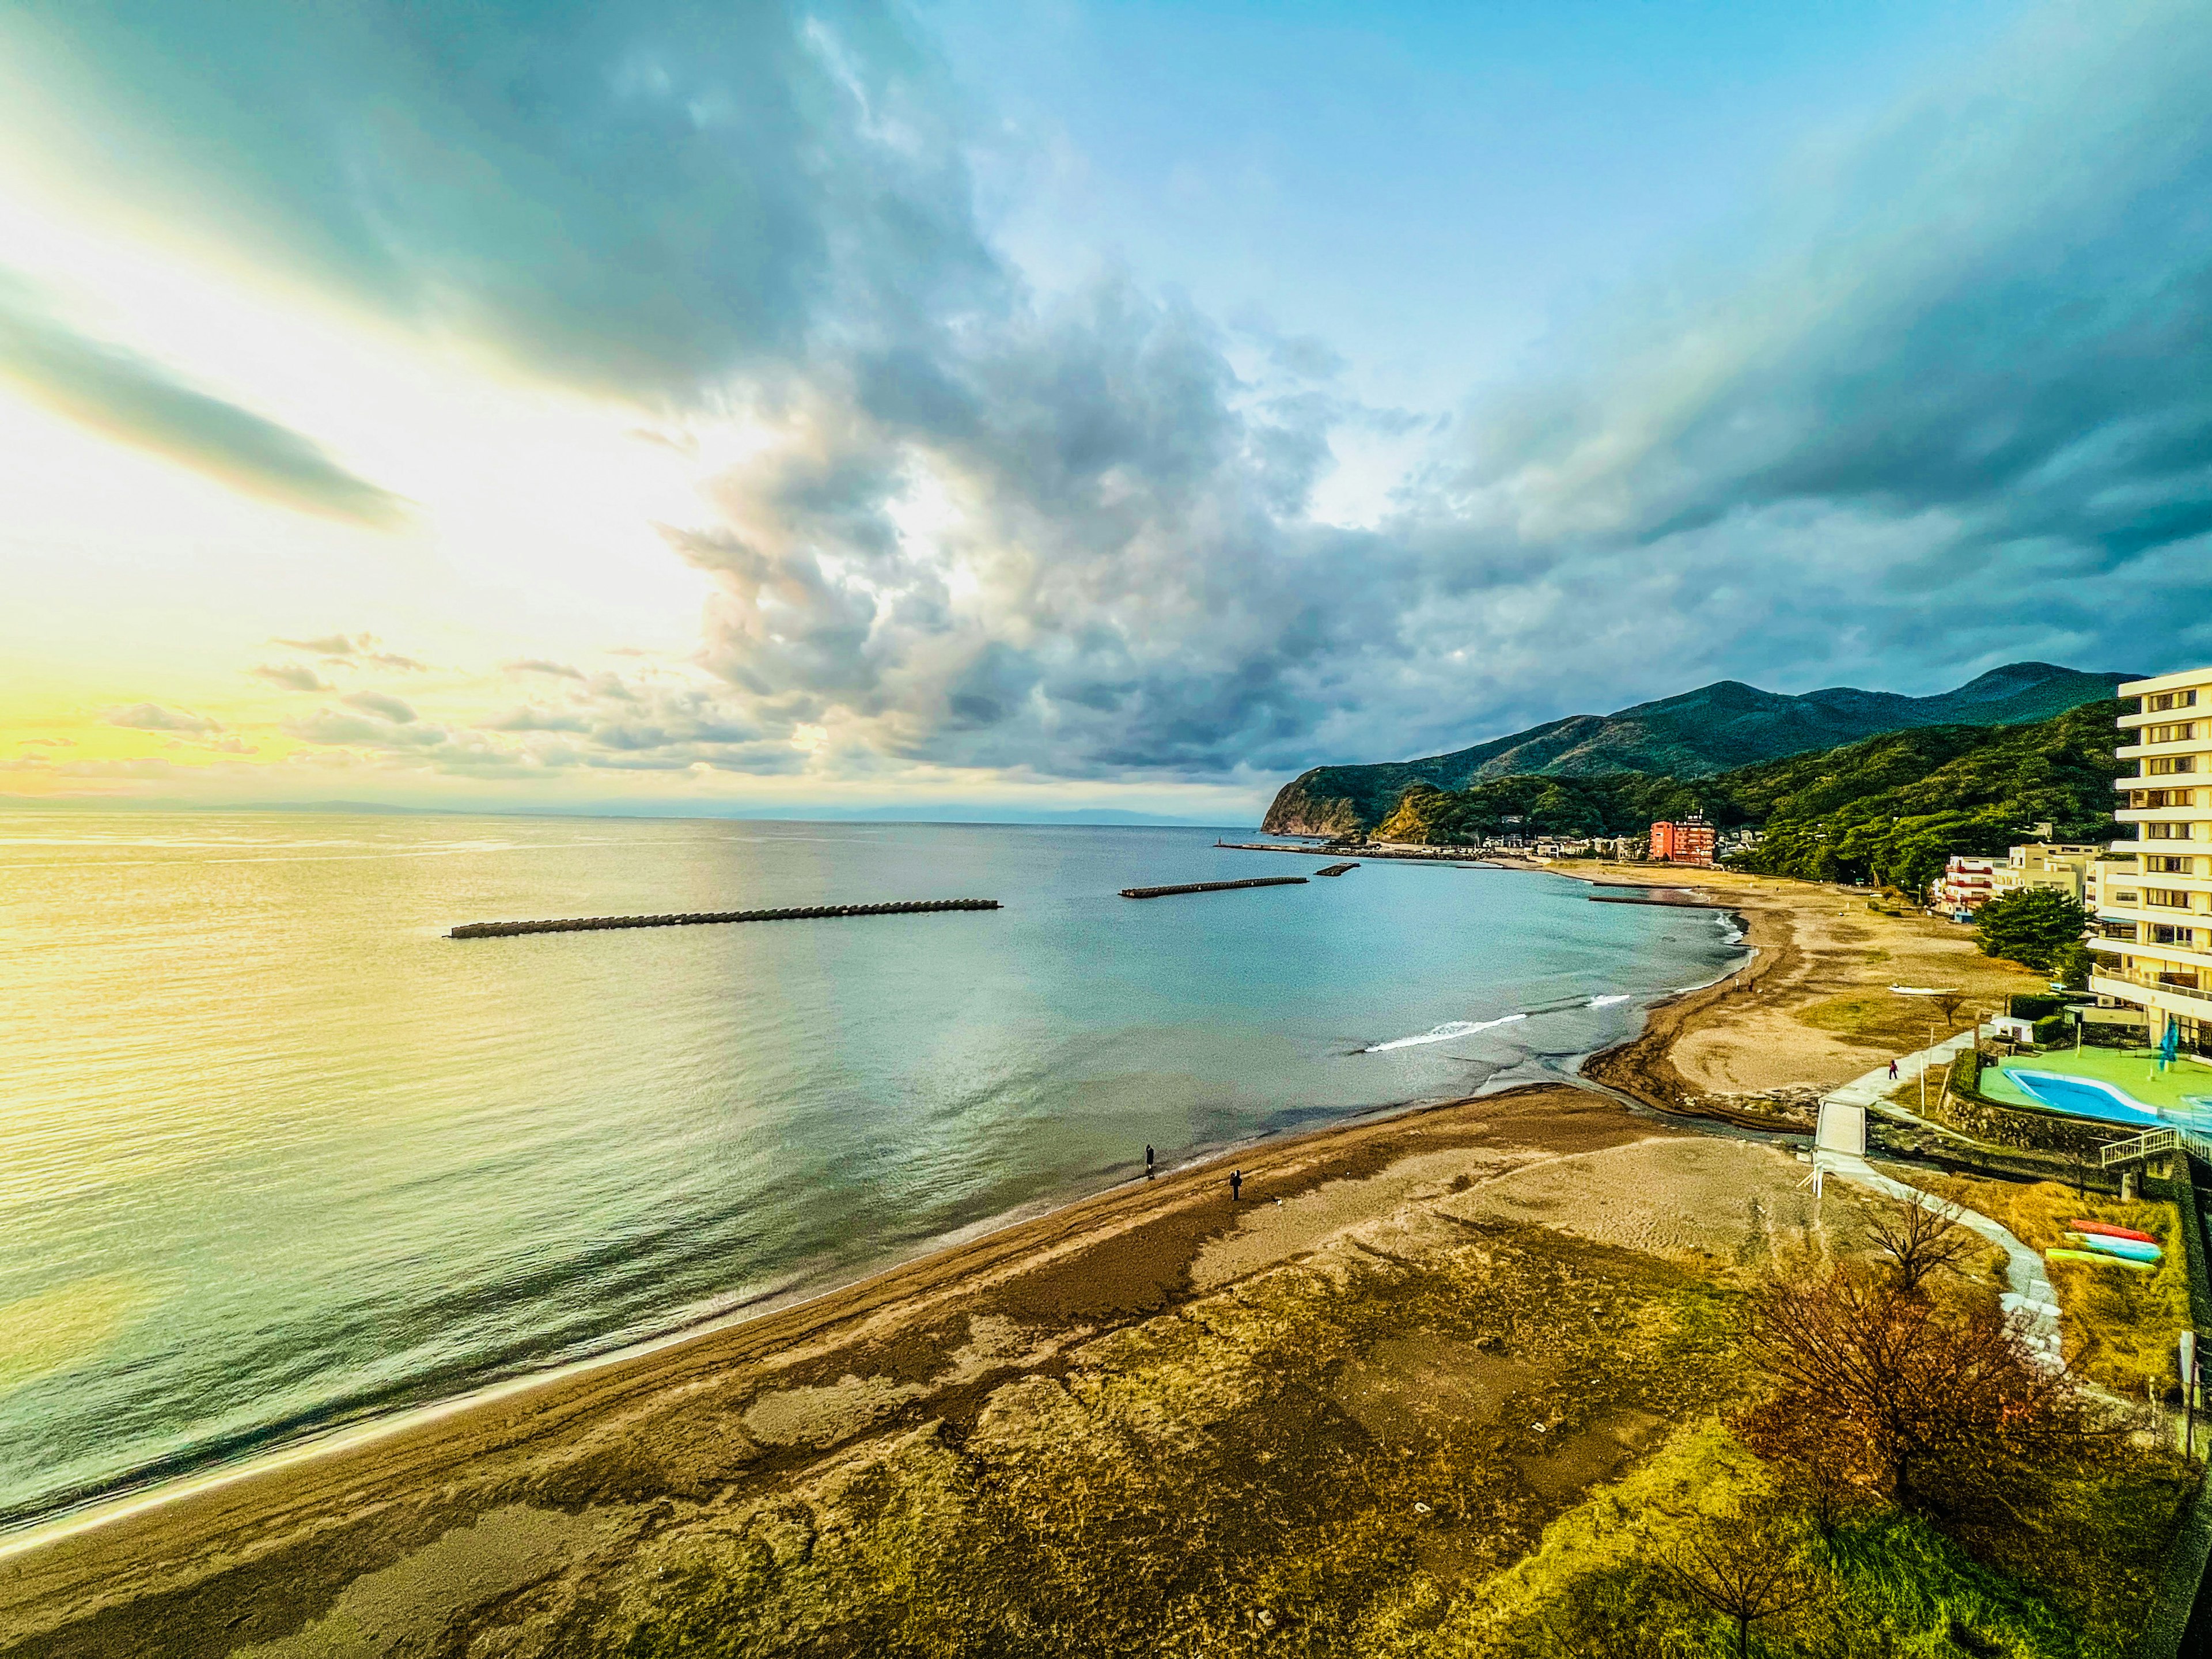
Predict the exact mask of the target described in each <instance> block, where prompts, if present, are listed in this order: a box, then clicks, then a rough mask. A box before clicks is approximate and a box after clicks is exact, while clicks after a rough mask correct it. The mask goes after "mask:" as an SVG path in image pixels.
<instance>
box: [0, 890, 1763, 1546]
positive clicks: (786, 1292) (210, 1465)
mask: <svg viewBox="0 0 2212 1659" xmlns="http://www.w3.org/2000/svg"><path fill="white" fill-rule="evenodd" d="M1251 850H1274V849H1258V848H1255V849H1251ZM1280 850H1285V851H1291V850H1298V851H1303V850H1304V849H1292V848H1284V849H1280ZM1407 861H1426V862H1443V860H1442V859H1419V860H1417V859H1413V858H1410V857H1409V858H1408V860H1407ZM1459 867H1463V868H1470V869H1501V870H1502V869H1521V870H1522V871H1523V872H1526V873H1534V874H1540V875H1541V874H1555V875H1565V876H1566V877H1567V878H1568V879H1571V880H1575V881H1581V882H1583V883H1585V884H1591V885H1601V886H1626V885H1635V884H1633V883H1620V882H1613V881H1600V880H1598V879H1597V878H1592V877H1587V876H1583V875H1581V874H1579V873H1570V872H1565V871H1557V870H1551V869H1548V868H1547V867H1546V866H1540V865H1534V864H1527V863H1521V864H1510V863H1509V864H1486V863H1472V864H1464V865H1462V866H1459ZM1657 890H1661V891H1668V892H1677V891H1680V889H1679V888H1675V887H1668V888H1663V889H1657ZM1628 902H1637V901H1628ZM1644 902H1669V903H1679V904H1680V908H1699V909H1715V910H1722V911H1727V912H1729V914H1731V915H1735V918H1736V925H1737V927H1739V929H1740V930H1741V933H1742V937H1741V939H1740V940H1739V941H1738V942H1737V943H1736V944H1735V945H1734V946H1733V947H1732V948H1734V949H1735V950H1736V951H1739V952H1741V953H1742V954H1743V956H1744V958H1745V960H1744V962H1743V963H1742V964H1741V965H1740V966H1738V967H1736V968H1733V969H1723V970H1721V972H1720V973H1719V974H1718V975H1716V976H1715V978H1714V979H1712V980H1709V981H1705V982H1703V983H1702V984H1700V985H1695V986H1688V987H1682V988H1680V989H1678V990H1674V991H1670V992H1665V993H1661V994H1656V995H1653V996H1651V997H1650V1000H1645V1001H1644V1002H1643V1003H1642V1012H1643V1014H1644V1030H1649V1029H1650V1021H1651V1018H1653V1016H1654V1015H1656V1013H1657V1012H1658V1011H1659V1010H1661V1009H1662V1008H1664V1007H1667V1006H1669V1005H1671V1004H1673V1003H1675V1002H1677V1001H1679V1000H1681V999H1682V998H1683V997H1685V996H1687V995H1692V994H1696V993H1698V992H1699V991H1702V990H1705V989H1709V988H1711V987H1712V986H1714V985H1717V984H1718V983H1720V982H1721V981H1724V980H1728V979H1729V978H1731V977H1732V976H1735V975H1739V974H1742V973H1745V972H1747V971H1748V969H1749V967H1750V965H1751V963H1753V962H1755V961H1756V960H1757V959H1758V957H1759V951H1758V950H1757V948H1756V946H1754V945H1752V944H1751V943H1750V936H1749V930H1748V927H1747V923H1746V921H1745V919H1744V918H1743V917H1742V916H1741V915H1740V914H1738V913H1735V911H1733V909H1732V908H1731V907H1729V906H1728V905H1726V904H1724V903H1721V902H1705V901H1694V902H1691V901H1644ZM1640 1036H1642V1032H1641V1031H1639V1033H1638V1036H1635V1037H1630V1038H1627V1039H1625V1040H1624V1041H1623V1042H1619V1043H1615V1044H1613V1045H1612V1046H1611V1047H1609V1048H1594V1049H1589V1050H1587V1051H1584V1052H1583V1053H1582V1054H1578V1055H1576V1056H1574V1057H1573V1059H1572V1060H1571V1064H1570V1065H1569V1066H1568V1067H1567V1069H1566V1071H1565V1074H1564V1075H1560V1076H1547V1077H1533V1078H1524V1079H1519V1080H1516V1081H1510V1082H1508V1083H1505V1084H1504V1085H1502V1086H1500V1087H1498V1088H1495V1089H1492V1088H1491V1087H1489V1086H1488V1085H1487V1083H1486V1084H1485V1085H1480V1086H1478V1087H1477V1088H1476V1089H1475V1090H1474V1091H1473V1092H1472V1093H1468V1094H1462V1095H1452V1096H1447V1097H1428V1098H1423V1099H1415V1100H1399V1101H1391V1102H1386V1103H1381V1104H1377V1105H1373V1106H1365V1107H1360V1108H1357V1109H1353V1110H1352V1111H1349V1112H1347V1113H1346V1115H1343V1116H1341V1117H1339V1118H1336V1119H1334V1120H1333V1121H1330V1122H1328V1123H1326V1124H1322V1125H1320V1126H1315V1127H1303V1128H1298V1129H1295V1130H1289V1131H1284V1132H1279V1133H1273V1134H1261V1135H1256V1136H1251V1137H1248V1138H1245V1139H1237V1140H1231V1141H1227V1142H1224V1143H1221V1144H1218V1145H1217V1146H1212V1147H1208V1148H1205V1149H1201V1150H1197V1152H1196V1155H1195V1156H1194V1157H1191V1158H1187V1159H1185V1160H1184V1161H1182V1162H1181V1163H1177V1164H1172V1165H1170V1164H1163V1165H1162V1166H1161V1168H1160V1171H1159V1175H1158V1177H1156V1178H1155V1179H1156V1180H1157V1181H1160V1182H1164V1181H1166V1180H1169V1179H1171V1178H1175V1177H1181V1176H1197V1175H1201V1174H1203V1173H1204V1172H1205V1171H1206V1170H1210V1169H1212V1167H1213V1166H1214V1165H1216V1164H1221V1163H1223V1162H1224V1161H1225V1160H1231V1159H1234V1158H1239V1157H1244V1156H1249V1155H1252V1154H1255V1153H1256V1152H1263V1151H1264V1152H1273V1151H1276V1150H1279V1149H1283V1148H1287V1147H1290V1146H1302V1145H1304V1144H1306V1143H1308V1142H1311V1141H1318V1140H1322V1139H1326V1138H1328V1137H1329V1136H1331V1135H1333V1134H1336V1133H1340V1132H1346V1131H1352V1130H1359V1129H1365V1128H1370V1127H1376V1126H1380V1125H1384V1124H1389V1123H1394V1122H1397V1121H1401V1120H1405V1119H1407V1118H1412V1117H1416V1116H1419V1115H1422V1114H1424V1113H1427V1112H1432V1111H1437V1110H1443V1109H1450V1108H1454V1107H1460V1106H1467V1105H1470V1104H1473V1103H1477V1102H1482V1101H1497V1100H1503V1099H1505V1098H1507V1097H1511V1096H1515V1095H1518V1094H1521V1093H1523V1092H1527V1091H1547V1090H1552V1089H1558V1088H1568V1089H1580V1090H1583V1091H1586V1092H1588V1093H1589V1094H1592V1095H1594V1096H1595V1097H1600V1098H1613V1099H1614V1100H1615V1101H1616V1103H1618V1100H1619V1097H1620V1096H1621V1095H1623V1094H1631V1091H1625V1090H1621V1089H1620V1088H1619V1087H1618V1086H1617V1085H1614V1084H1613V1083H1611V1082H1610V1081H1601V1080H1599V1079H1592V1078H1591V1077H1590V1067H1591V1066H1593V1065H1595V1064H1596V1063H1597V1062H1598V1061H1599V1060H1602V1059H1603V1058H1604V1057H1605V1056H1607V1055H1608V1054H1613V1053H1615V1052H1617V1051H1618V1050H1620V1049H1621V1048H1627V1047H1630V1046H1632V1044H1633V1043H1635V1042H1637V1041H1638V1040H1639V1038H1640ZM1593 1083H1595V1085H1596V1086H1595V1087H1592V1086H1591V1085H1592V1084H1593ZM1631 1097H1632V1098H1633V1096H1632V1094H1631ZM1635 1104H1636V1105H1637V1106H1638V1107H1639V1108H1640V1109H1643V1110H1644V1111H1647V1112H1650V1113H1651V1114H1653V1115H1655V1117H1656V1118H1657V1119H1658V1120H1660V1121H1677V1122H1679V1121H1681V1120H1682V1119H1683V1118H1684V1117H1685V1116H1692V1117H1694V1116H1695V1114H1684V1113H1680V1112H1676V1111H1673V1110H1670V1109H1668V1107H1666V1106H1665V1105H1663V1104H1660V1103H1654V1102H1650V1101H1644V1100H1640V1099H1639V1100H1636V1101H1635ZM1716 1121H1727V1120H1719V1119H1717V1120H1716ZM1736 1127H1744V1128H1750V1129H1755V1130H1762V1131H1766V1132H1774V1131H1775V1130H1776V1128H1777V1126H1774V1125H1771V1124H1762V1123H1759V1122H1756V1121H1751V1120H1747V1119H1746V1120H1740V1121H1736ZM1782 1132H1784V1133H1788V1131H1787V1130H1786V1129H1785V1130H1784V1131H1782ZM1145 1182H1146V1177H1144V1176H1141V1175H1139V1174H1135V1173H1132V1174H1130V1175H1127V1176H1121V1177H1118V1178H1116V1179H1115V1180H1114V1181H1113V1182H1112V1183H1111V1184H1109V1185H1106V1186H1103V1187H1095V1188H1072V1189H1068V1190H1065V1191H1063V1192H1061V1193H1059V1194H1044V1195H1041V1196H1039V1197H1036V1198H1034V1199H1030V1200H1025V1201H1024V1202H1022V1203H1020V1204H1017V1205H1014V1206H1011V1207H1010V1208H1008V1209H1006V1210H1004V1211H1000V1212H996V1213H994V1214H993V1215H990V1216H986V1217H982V1218H978V1219H977V1220H975V1221H972V1222H969V1223H967V1224H965V1225H961V1226H958V1227H955V1228H952V1229H951V1230H949V1231H945V1232H944V1233H941V1234H939V1235H936V1236H934V1237H929V1238H927V1239H924V1240H921V1241H918V1243H917V1245H916V1247H915V1249H913V1250H912V1251H911V1252H910V1253H906V1254H900V1253H896V1252H895V1253H892V1254H890V1255H885V1256H884V1257H881V1258H878V1260H877V1261H873V1262H872V1263H868V1264H866V1265H862V1266H860V1267H859V1268H858V1271H857V1272H852V1271H849V1270H848V1269H845V1268H841V1267H823V1268H820V1269H818V1270H814V1271H809V1270H807V1269H805V1268H804V1267H802V1268H800V1269H799V1270H797V1272H796V1273H794V1274H793V1278H795V1279H797V1281H798V1282H797V1283H796V1284H795V1285H787V1286H786V1287H784V1288H775V1289H767V1290H763V1291H758V1292H756V1293H753V1294H750V1295H744V1296H741V1297H738V1299H737V1300H735V1301H733V1302H732V1303H730V1304H727V1305H725V1306H723V1307H721V1308H719V1309H717V1310H714V1311H712V1312H707V1313H702V1314H699V1315H696V1316H693V1317H690V1318H687V1319H684V1320H682V1321H681V1322H678V1323H674V1324H671V1325H668V1326H666V1327H664V1328H660V1329H658V1330H655V1331H653V1332H651V1333H650V1334H646V1335H642V1336H638V1337H635V1338H633V1339H631V1340H627V1341H623V1342H622V1343H620V1344H618V1345H617V1346H611V1347H608V1348H605V1349H602V1350H599V1351H598V1352H588V1353H583V1354H578V1355H575V1356H574V1357H572V1358H563V1359H556V1360H554V1361H552V1362H551V1363H550V1364H542V1365H538V1366H534V1367H532V1368H531V1369H528V1370H524V1371H522V1372H520V1373H519V1374H516V1375H513V1376H495V1377H493V1378H490V1379H489V1380H486V1381H483V1382H480V1383H475V1384H473V1385H471V1386H469V1387H466V1388H465V1389H462V1390H460V1391H459V1392H458V1393H454V1394H451V1395H443V1396H439V1397H435V1398H428V1399H420V1400H413V1401H407V1400H402V1401H395V1402H393V1403H391V1404H388V1405H385V1406H380V1407H370V1408H368V1410H366V1411H363V1412H361V1413H356V1414H352V1415H347V1416H342V1417H338V1418H336V1419H332V1420H331V1421H328V1422H325V1423H320V1424H317V1425H313V1426H311V1427H308V1428H306V1429H304V1430H300V1431H295V1432H293V1433H291V1434H289V1435H287V1436H285V1437H281V1438H277V1439H275V1440H272V1441H270V1442H269V1443H266V1444H264V1445H260V1446H257V1447H254V1448H252V1449H248V1450H246V1451H244V1452H241V1453H234V1454H232V1455H216V1456H214V1457H212V1458H210V1459H209V1460H207V1461H205V1462H199V1463H196V1464H192V1465H189V1466H187V1467H186V1468H183V1469H181V1470H179V1471H177V1472H174V1473H171V1474H157V1475H155V1476H153V1477H151V1478H150V1479H143V1480H135V1481H131V1482H128V1483H126V1484H124V1485H121V1486H114V1487H111V1488H108V1489H106V1490H104V1491H102V1492H97V1493H94V1494H91V1495H88V1496H85V1497H82V1498H76V1499H72V1500H69V1501H66V1502H64V1504H60V1505H59V1506H58V1507H55V1508H52V1509H48V1510H42V1511H40V1512H38V1513H36V1514H33V1515H30V1516H24V1517H22V1518H21V1519H16V1520H12V1521H9V1520H0V1564H4V1563H6V1562H8V1561H9V1560H11V1559H15V1558H16V1557H20V1556H21V1555H24V1554H26V1553H31V1552H33V1551H35V1550H38V1549H41V1548H44V1547H48V1546H49V1545H52V1544H58V1543H60V1542H63V1541H67V1540H69V1539H70V1538H75V1537H79V1536H82V1535H83V1534H87V1533H89V1532H91V1531H94V1530H96V1529H97V1528H101V1527H105V1526H108V1525H112V1524H117V1523H118V1522H125V1521H127V1520H129V1519H130V1518H131V1517H133V1516H140V1515H145V1514H149V1513H152V1512H154V1511H156V1510H160V1509H161V1508H162V1507H164V1506H166V1505H168V1504H177V1503H185V1502H189V1501H191V1499H193V1498H197V1497H198V1496H200V1495H202V1494H203V1493H206V1492H216V1491H219V1490H221V1489H222V1488H225V1487H228V1486H234V1485H237V1484H238V1483H240V1482H241V1481H246V1480H252V1479H254V1478H256V1477H258V1476H259V1475H263V1474H276V1473H278V1472H281V1471H283V1470H285V1469H288V1468H294V1467H295V1466H297V1465H299V1464H301V1463H303V1462H309V1461H312V1460H314V1459H317V1458H323V1457H337V1456H343V1455H351V1454H353V1453H355V1452H356V1451H360V1450H362V1449H368V1448H370V1447H374V1445H376V1444H378V1443H381V1442H383V1441H386V1440H388V1439H391V1438H392V1437H395V1436H399V1435H404V1434H407V1433H410V1432H412V1431H415V1430H416V1429H418V1428H423V1427H428V1426H432V1425H436V1424H438V1423H441V1422H443V1421H445V1420H447V1419H451V1418H453V1417H455V1416H457V1415H459V1414H461V1413H466V1412H468V1411H471V1410H474V1409H477V1408H480V1407H482V1408H489V1407H494V1406H496V1405H498V1404H500V1403H501V1402H502V1401H510V1400H513V1399H515V1398H517V1397H519V1396H521V1395H527V1394H528V1393H530V1392H531V1391H532V1390H534V1389H541V1388H549V1389H550V1388H557V1387H560V1386H562V1384H564V1383H569V1382H572V1381H575V1380H578V1379H580V1378H584V1377H587V1376H591V1375H592V1374H593V1373H595V1372H598V1371H600V1370H608V1369H611V1368H615V1367H619V1366H623V1365H626V1364H632V1363H638V1362H643V1361H646V1360H649V1359H651V1358H653V1356H655V1355H657V1354H659V1353H663V1352H666V1351H668V1350H670V1349H671V1348H674V1347H678V1346H682V1345H684V1344H685V1343H689V1342H692V1341H705V1340H711V1339H713V1338H714V1337H716V1336H719V1335H722V1334H727V1333H731V1332H734V1331H738V1330H741V1329H744V1328H747V1327H749V1326H751V1325H754V1324H757V1323H758V1322H762V1321H764V1320H769V1319H772V1318H775V1317H776V1316H782V1315H799V1314H803V1313H804V1312H805V1311H806V1310H810V1309H815V1308H827V1307H829V1305H830V1304H834V1303H835V1302H836V1300H837V1299H838V1298H840V1297H845V1296H848V1295H860V1294H863V1293H865V1292H866V1291H868V1290H869V1289H870V1287H872V1286H873V1285H876V1284H877V1283H878V1281H881V1280H884V1279H888V1278H890V1277H892V1276H895V1275H898V1274H901V1273H905V1272H908V1271H909V1270H926V1269H927V1268H929V1267H930V1266H931V1264H933V1263H934V1262H937V1261H940V1260H945V1261H950V1260H952V1259H954V1258H956V1257H957V1256H958V1255H960V1254H961V1253H963V1252H964V1251H966V1250H967V1249H969V1248H970V1247H971V1246H983V1245H987V1244H988V1243H990V1242H991V1241H992V1240H994V1239H995V1238H998V1237H1000V1236H1002V1235H1008V1234H1012V1233H1014V1232H1016V1231H1018V1230H1019V1229H1022V1228H1024V1227H1027V1226H1030V1225H1032V1224H1037V1223H1045V1222H1050V1221H1052V1220H1054V1218H1059V1217H1062V1216H1064V1215H1066V1214H1068V1213H1070V1212H1075V1211H1078V1210H1080V1209H1083V1208H1085V1206H1090V1205H1091V1204H1093V1203H1095V1202H1097V1201H1101V1200H1111V1199H1113V1198H1114V1197H1115V1196H1116V1195H1119V1194H1126V1193H1127V1192H1128V1191H1129V1190H1131V1189H1132V1188H1139V1189H1141V1188H1143V1187H1144V1185H1145ZM833 1316H834V1315H833Z"/></svg>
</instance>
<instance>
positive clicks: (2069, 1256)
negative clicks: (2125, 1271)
mask: <svg viewBox="0 0 2212 1659" xmlns="http://www.w3.org/2000/svg"><path fill="white" fill-rule="evenodd" d="M2043 1256H2044V1260H2045V1261H2081V1262H2086V1263H2087V1264H2088V1265H2089V1266H2091V1267H2133V1268H2134V1269H2135V1270H2136V1272H2137V1273H2156V1272H2157V1271H2158V1263H2156V1262H2155V1261H2130V1259H2129V1258H2128V1257H2126V1256H2124V1255H2098V1254H2097V1253H2096V1252H2095V1251H2094V1250H2045V1252H2044V1253H2043Z"/></svg>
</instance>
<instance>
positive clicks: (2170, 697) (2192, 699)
mask: <svg viewBox="0 0 2212 1659" xmlns="http://www.w3.org/2000/svg"><path fill="white" fill-rule="evenodd" d="M2196 707H2197V693H2196V692H2194V691H2160V692H2159V693H2158V694H2157V695H2156V696H2149V697H2145V698H2144V699H2143V713H2144V714H2164V713H2165V712H2166V710H2167V709H2169V708H2196Z"/></svg>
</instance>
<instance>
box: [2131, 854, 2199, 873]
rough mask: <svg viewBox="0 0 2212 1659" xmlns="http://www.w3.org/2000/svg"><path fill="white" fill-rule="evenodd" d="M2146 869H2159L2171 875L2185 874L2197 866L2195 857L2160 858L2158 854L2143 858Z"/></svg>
mask: <svg viewBox="0 0 2212 1659" xmlns="http://www.w3.org/2000/svg"><path fill="white" fill-rule="evenodd" d="M2143 867H2144V868H2145V869H2146V870H2154V871H2158V872H2160V873H2162V874H2165V875H2169V876H2185V875H2188V874H2190V873H2191V872H2193V871H2194V870H2195V869H2196V868H2197V860H2195V859H2175V858H2160V856H2158V854H2152V855H2151V856H2150V857H2148V858H2147V859H2145V860H2143Z"/></svg>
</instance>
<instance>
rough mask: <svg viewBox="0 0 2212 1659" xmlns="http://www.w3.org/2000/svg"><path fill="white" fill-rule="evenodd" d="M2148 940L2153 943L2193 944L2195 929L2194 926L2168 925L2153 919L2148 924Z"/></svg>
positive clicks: (2195, 940) (2195, 941)
mask: <svg viewBox="0 0 2212 1659" xmlns="http://www.w3.org/2000/svg"><path fill="white" fill-rule="evenodd" d="M2150 942H2151V943H2152V944H2153V945H2195V944H2196V943H2197V930H2196V929H2195V928H2194V927H2168V926H2167V925H2166V923H2165V922H2162V921H2154V922H2153V923H2151V925H2150Z"/></svg>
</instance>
